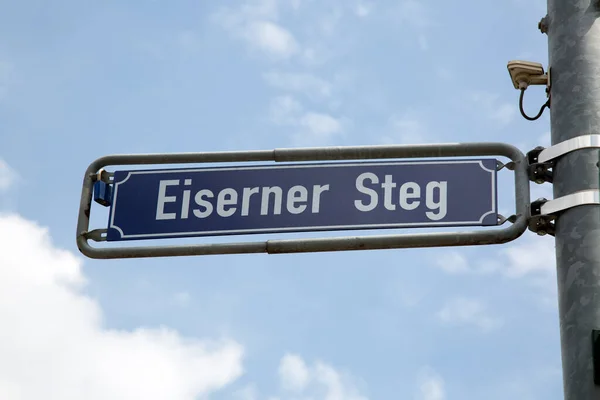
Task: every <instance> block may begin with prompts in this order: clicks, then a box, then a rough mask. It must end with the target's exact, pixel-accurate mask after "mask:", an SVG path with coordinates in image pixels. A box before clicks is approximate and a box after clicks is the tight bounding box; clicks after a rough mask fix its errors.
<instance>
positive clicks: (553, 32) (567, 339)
mask: <svg viewBox="0 0 600 400" xmlns="http://www.w3.org/2000/svg"><path fill="white" fill-rule="evenodd" d="M597 3H598V0H548V17H549V18H548V25H549V26H548V40H549V43H548V49H549V59H550V62H549V67H550V68H551V70H550V71H551V74H550V78H551V82H552V89H551V92H552V105H551V111H550V117H551V132H552V144H553V145H555V144H557V143H560V142H563V141H565V140H567V139H570V138H573V137H576V136H580V135H587V134H597V133H600V21H597V19H598V17H599V16H600V12H599V10H600V8H599V7H598V5H597ZM597 162H598V150H597V149H585V150H578V151H574V152H572V153H569V154H567V155H565V156H563V157H562V158H560V159H559V160H558V162H557V164H556V165H555V167H554V197H555V198H558V197H562V196H565V195H567V194H570V193H573V192H576V191H579V190H586V189H596V188H598V167H597V166H596V163H597ZM556 258H557V269H558V273H557V275H558V303H559V318H560V336H561V349H562V365H563V381H564V392H565V399H566V400H591V399H594V400H596V399H600V386H595V385H594V380H593V368H592V339H591V335H592V329H599V328H600V208H599V207H598V206H597V205H585V206H579V207H575V208H572V209H569V210H567V211H566V212H564V213H563V214H562V215H561V216H560V217H559V218H558V220H557V221H556Z"/></svg>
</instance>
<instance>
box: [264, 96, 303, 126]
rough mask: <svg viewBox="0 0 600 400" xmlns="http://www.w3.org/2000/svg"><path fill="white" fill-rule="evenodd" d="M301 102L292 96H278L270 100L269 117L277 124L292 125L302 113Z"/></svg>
mask: <svg viewBox="0 0 600 400" xmlns="http://www.w3.org/2000/svg"><path fill="white" fill-rule="evenodd" d="M302 109H303V107H302V104H300V103H299V102H298V101H297V100H296V99H295V98H294V97H292V96H278V97H275V98H273V99H272V100H271V104H270V105H269V117H270V119H271V121H272V122H273V123H275V124H278V125H294V124H296V123H297V120H298V118H299V115H300V114H301V113H302Z"/></svg>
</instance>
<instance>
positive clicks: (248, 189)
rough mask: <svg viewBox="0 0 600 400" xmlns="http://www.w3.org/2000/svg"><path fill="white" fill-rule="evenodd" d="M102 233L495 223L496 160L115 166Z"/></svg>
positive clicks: (124, 236)
mask: <svg viewBox="0 0 600 400" xmlns="http://www.w3.org/2000/svg"><path fill="white" fill-rule="evenodd" d="M112 192H113V193H112V202H111V207H110V215H109V223H108V232H107V240H108V241H120V240H135V239H158V238H176V237H191V236H217V235H235V234H255V233H275V232H302V231H324V230H342V229H345V230H350V229H379V228H403V227H441V226H489V225H496V224H497V217H498V212H497V196H496V160H495V159H469V160H444V161H439V160H438V161H394V162H390V161H384V162H352V163H321V164H288V165H261V166H244V167H215V168H195V169H167V170H137V171H116V172H115V173H114V185H113V191H112Z"/></svg>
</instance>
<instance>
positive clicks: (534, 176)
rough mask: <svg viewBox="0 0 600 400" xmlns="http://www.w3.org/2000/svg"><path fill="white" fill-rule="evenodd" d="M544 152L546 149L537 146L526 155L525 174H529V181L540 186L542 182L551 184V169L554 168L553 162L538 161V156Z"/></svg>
mask: <svg viewBox="0 0 600 400" xmlns="http://www.w3.org/2000/svg"><path fill="white" fill-rule="evenodd" d="M545 150H547V149H545V148H544V147H542V146H538V147H536V148H535V149H533V150H531V151H529V152H528V153H527V162H528V166H527V173H528V174H529V180H530V181H532V182H535V183H537V184H542V183H544V182H550V183H552V168H553V167H554V161H545V162H541V161H540V154H542V153H543V152H544V151H545Z"/></svg>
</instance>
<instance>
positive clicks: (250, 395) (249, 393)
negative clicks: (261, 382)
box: [233, 384, 259, 400]
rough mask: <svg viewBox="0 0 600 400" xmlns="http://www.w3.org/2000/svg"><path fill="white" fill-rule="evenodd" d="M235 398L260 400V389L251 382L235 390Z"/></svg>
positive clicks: (237, 399)
mask: <svg viewBox="0 0 600 400" xmlns="http://www.w3.org/2000/svg"><path fill="white" fill-rule="evenodd" d="M233 398H234V399H235V400H258V399H259V396H258V390H257V389H256V386H255V385H253V384H250V385H247V386H245V387H243V388H242V389H240V390H237V391H235V392H233Z"/></svg>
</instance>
